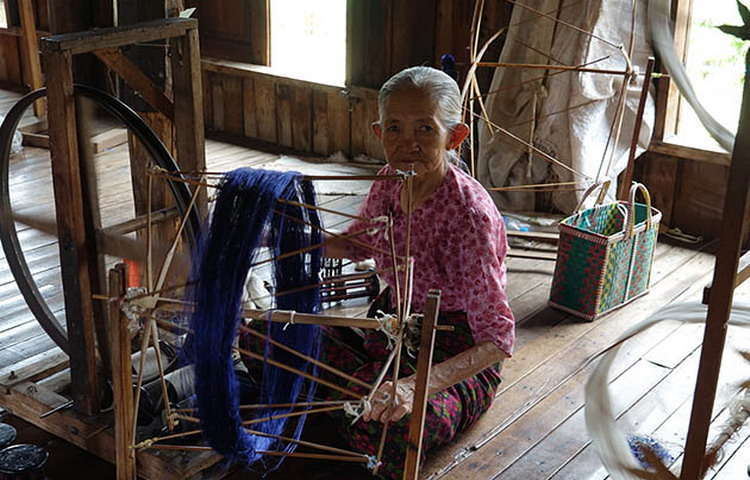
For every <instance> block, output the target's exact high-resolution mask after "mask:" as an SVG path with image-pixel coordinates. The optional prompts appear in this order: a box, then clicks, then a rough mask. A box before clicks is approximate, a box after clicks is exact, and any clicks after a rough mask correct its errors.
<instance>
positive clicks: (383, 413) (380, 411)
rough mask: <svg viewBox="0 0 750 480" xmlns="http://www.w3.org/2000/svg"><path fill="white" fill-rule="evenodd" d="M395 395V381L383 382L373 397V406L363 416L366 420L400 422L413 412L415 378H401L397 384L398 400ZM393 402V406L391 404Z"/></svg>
mask: <svg viewBox="0 0 750 480" xmlns="http://www.w3.org/2000/svg"><path fill="white" fill-rule="evenodd" d="M392 397H393V382H383V383H382V384H381V385H380V387H378V389H377V390H376V391H375V394H374V395H373V396H372V399H371V401H370V402H371V408H370V411H369V412H365V414H364V415H363V416H362V418H363V419H364V421H365V422H369V421H370V420H377V421H379V422H382V423H386V422H398V421H399V420H401V419H402V418H404V416H406V415H409V414H411V412H412V407H413V404H414V378H413V377H405V378H402V379H399V381H398V383H397V384H396V401H395V402H391V398H392ZM392 403H393V406H391V404H392Z"/></svg>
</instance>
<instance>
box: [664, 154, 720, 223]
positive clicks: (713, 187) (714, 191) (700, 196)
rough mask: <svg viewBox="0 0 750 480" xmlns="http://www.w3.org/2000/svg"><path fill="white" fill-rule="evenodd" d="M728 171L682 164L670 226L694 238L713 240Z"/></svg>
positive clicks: (702, 164) (696, 163) (705, 165)
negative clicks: (708, 237)
mask: <svg viewBox="0 0 750 480" xmlns="http://www.w3.org/2000/svg"><path fill="white" fill-rule="evenodd" d="M727 173H728V169H727V168H726V167H721V166H718V165H711V164H707V163H702V162H682V163H681V165H680V173H679V177H678V178H679V179H680V181H679V182H678V184H677V188H676V190H675V194H674V212H673V215H674V216H673V218H672V220H673V223H674V224H675V225H676V226H679V227H680V228H681V229H683V230H684V231H686V232H688V233H691V234H694V235H698V234H699V235H708V236H715V235H716V234H717V233H718V232H719V228H720V226H721V214H722V209H723V205H724V190H725V189H726V183H727Z"/></svg>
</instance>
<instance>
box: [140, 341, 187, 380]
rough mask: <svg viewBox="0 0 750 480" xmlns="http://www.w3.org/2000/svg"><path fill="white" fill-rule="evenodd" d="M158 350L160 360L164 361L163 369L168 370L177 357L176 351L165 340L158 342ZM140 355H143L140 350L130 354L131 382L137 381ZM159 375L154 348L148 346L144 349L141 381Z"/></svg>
mask: <svg viewBox="0 0 750 480" xmlns="http://www.w3.org/2000/svg"><path fill="white" fill-rule="evenodd" d="M159 350H160V351H161V355H162V362H164V370H165V371H169V370H170V369H171V368H172V367H173V366H174V363H175V360H176V359H177V353H176V352H175V349H174V347H172V346H171V345H170V344H168V343H166V342H159ZM141 355H144V354H143V352H141V351H140V350H139V351H137V352H135V353H134V354H132V355H131V356H130V363H131V365H132V366H133V383H136V382H137V381H138V369H139V368H140V366H141ZM158 376H159V364H158V362H157V361H156V349H155V348H154V347H153V346H150V347H148V348H147V349H146V353H145V362H144V365H143V379H142V381H143V383H148V382H150V381H152V380H154V379H155V378H157V377H158Z"/></svg>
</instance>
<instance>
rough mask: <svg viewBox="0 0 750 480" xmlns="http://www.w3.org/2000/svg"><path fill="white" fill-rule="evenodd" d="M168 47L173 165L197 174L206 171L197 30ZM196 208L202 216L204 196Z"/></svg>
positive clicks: (202, 195)
mask: <svg viewBox="0 0 750 480" xmlns="http://www.w3.org/2000/svg"><path fill="white" fill-rule="evenodd" d="M170 45H171V47H172V48H171V51H172V56H171V60H172V89H173V92H174V98H176V99H178V101H177V102H175V106H174V127H175V145H176V149H177V164H178V165H179V166H180V169H182V170H191V171H201V170H204V169H205V168H206V149H205V143H206V139H205V136H204V135H205V133H204V125H203V87H202V85H201V81H202V75H201V59H200V47H199V45H198V30H197V29H192V30H189V31H187V32H185V35H184V36H182V37H180V38H175V39H172V40H170ZM237 101H240V102H241V101H242V100H241V99H238V100H237ZM196 207H197V208H198V211H199V212H200V213H201V214H202V215H203V214H205V213H206V211H207V198H206V195H205V193H203V194H201V195H200V196H199V197H198V200H197V203H196Z"/></svg>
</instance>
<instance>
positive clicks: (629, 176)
mask: <svg viewBox="0 0 750 480" xmlns="http://www.w3.org/2000/svg"><path fill="white" fill-rule="evenodd" d="M655 62H656V60H655V59H654V57H649V58H648V63H647V64H646V73H645V75H644V77H643V86H642V87H641V97H640V99H639V100H638V110H637V112H636V114H635V124H634V125H633V137H632V138H631V140H630V151H629V152H628V164H627V167H625V172H623V176H622V183H621V184H620V192H619V194H618V195H617V198H619V199H620V200H626V199H627V197H628V193H629V191H630V184H631V183H632V182H633V170H635V154H636V152H637V150H638V137H640V136H641V124H642V123H643V113H644V112H645V111H646V101H647V100H648V90H649V87H650V86H651V75H652V74H653V72H654V64H655Z"/></svg>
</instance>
